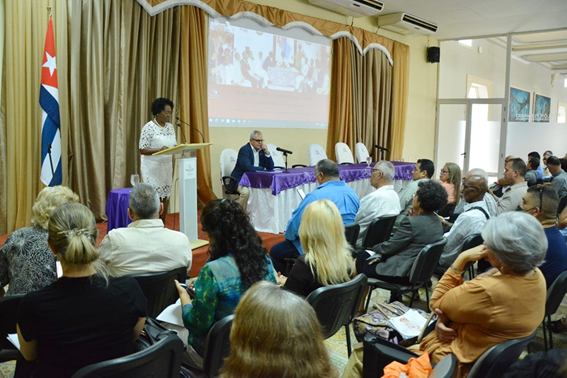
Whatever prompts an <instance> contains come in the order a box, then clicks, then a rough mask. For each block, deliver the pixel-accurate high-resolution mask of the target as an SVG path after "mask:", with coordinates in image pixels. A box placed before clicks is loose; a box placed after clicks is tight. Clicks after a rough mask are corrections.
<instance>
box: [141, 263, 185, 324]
mask: <svg viewBox="0 0 567 378" xmlns="http://www.w3.org/2000/svg"><path fill="white" fill-rule="evenodd" d="M131 277H133V278H134V279H135V280H136V281H138V284H139V285H140V288H141V289H142V292H143V293H144V295H145V297H146V299H147V300H148V316H149V317H150V318H155V317H157V316H158V315H159V314H160V313H161V312H162V311H163V310H164V309H165V308H166V307H167V306H169V305H170V304H172V303H175V301H176V300H177V299H178V298H179V293H178V292H177V288H176V287H175V282H173V280H177V281H179V282H181V283H183V282H185V280H186V279H187V267H181V268H177V269H174V270H172V271H170V272H158V273H144V274H133V275H131Z"/></svg>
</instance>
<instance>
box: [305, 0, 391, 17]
mask: <svg viewBox="0 0 567 378" xmlns="http://www.w3.org/2000/svg"><path fill="white" fill-rule="evenodd" d="M309 2H310V3H311V4H313V5H316V6H318V7H321V8H326V9H330V10H332V11H334V12H337V13H341V14H344V15H347V16H351V17H366V16H376V15H377V14H378V13H380V12H381V11H382V8H384V4H383V3H381V2H379V1H376V0H309Z"/></svg>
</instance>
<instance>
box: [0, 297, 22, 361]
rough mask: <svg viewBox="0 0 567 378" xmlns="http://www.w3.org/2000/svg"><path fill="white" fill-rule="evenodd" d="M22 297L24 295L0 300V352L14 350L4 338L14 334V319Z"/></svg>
mask: <svg viewBox="0 0 567 378" xmlns="http://www.w3.org/2000/svg"><path fill="white" fill-rule="evenodd" d="M23 297H24V294H19V295H8V296H5V297H3V298H0V350H2V349H15V348H16V347H15V346H13V345H12V343H10V342H9V341H8V340H6V336H8V334H11V333H16V317H17V315H18V308H19V307H20V302H21V301H22V298H23Z"/></svg>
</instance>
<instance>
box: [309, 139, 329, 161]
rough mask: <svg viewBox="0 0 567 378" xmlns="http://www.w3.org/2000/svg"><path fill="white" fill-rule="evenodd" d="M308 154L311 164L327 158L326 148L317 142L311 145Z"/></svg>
mask: <svg viewBox="0 0 567 378" xmlns="http://www.w3.org/2000/svg"><path fill="white" fill-rule="evenodd" d="M307 155H308V156H309V165H315V164H317V163H318V162H319V160H323V159H327V153H326V152H325V149H324V148H323V147H321V145H320V144H317V143H313V144H311V145H310V146H309V148H308V149H307Z"/></svg>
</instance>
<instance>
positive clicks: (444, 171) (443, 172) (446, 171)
mask: <svg viewBox="0 0 567 378" xmlns="http://www.w3.org/2000/svg"><path fill="white" fill-rule="evenodd" d="M445 173H449V171H448V170H445V169H442V170H441V174H442V175H444V174H445Z"/></svg>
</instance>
